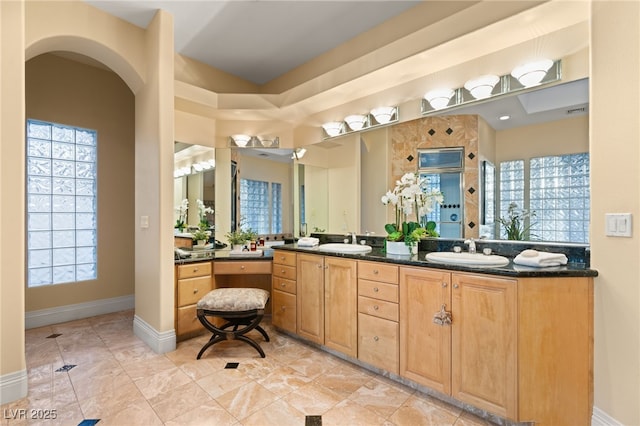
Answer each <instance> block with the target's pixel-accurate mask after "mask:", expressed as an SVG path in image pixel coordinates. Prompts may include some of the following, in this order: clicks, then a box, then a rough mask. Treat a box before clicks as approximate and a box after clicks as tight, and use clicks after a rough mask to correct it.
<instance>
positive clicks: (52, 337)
mask: <svg viewBox="0 0 640 426" xmlns="http://www.w3.org/2000/svg"><path fill="white" fill-rule="evenodd" d="M59 336H62V334H60V333H53V334H51V335H49V336H47V339H55V338H56V337H59Z"/></svg>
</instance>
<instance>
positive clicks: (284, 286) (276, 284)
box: [271, 276, 296, 294]
mask: <svg viewBox="0 0 640 426" xmlns="http://www.w3.org/2000/svg"><path fill="white" fill-rule="evenodd" d="M271 283H272V288H273V290H279V291H284V292H287V293H291V294H296V282H295V281H293V280H288V279H286V278H281V277H276V276H274V277H273V278H272V281H271Z"/></svg>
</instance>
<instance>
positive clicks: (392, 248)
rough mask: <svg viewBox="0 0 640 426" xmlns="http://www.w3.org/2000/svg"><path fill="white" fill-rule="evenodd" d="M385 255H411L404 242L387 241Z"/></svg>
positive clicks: (409, 248)
mask: <svg viewBox="0 0 640 426" xmlns="http://www.w3.org/2000/svg"><path fill="white" fill-rule="evenodd" d="M386 243H387V254H394V255H404V256H410V255H411V247H409V246H408V245H406V244H405V243H404V241H387V242H386Z"/></svg>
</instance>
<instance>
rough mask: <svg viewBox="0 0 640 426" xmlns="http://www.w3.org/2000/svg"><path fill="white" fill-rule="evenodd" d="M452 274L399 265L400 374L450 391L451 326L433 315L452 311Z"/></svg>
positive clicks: (426, 384) (432, 386)
mask: <svg viewBox="0 0 640 426" xmlns="http://www.w3.org/2000/svg"><path fill="white" fill-rule="evenodd" d="M450 288H451V273H449V272H444V271H439V270H437V269H428V268H400V375H401V376H404V377H406V378H408V379H410V380H413V381H414V382H416V383H420V384H422V385H425V386H428V387H430V388H432V389H435V390H437V391H438V392H441V393H444V394H446V395H449V394H450V393H451V328H450V327H443V326H440V325H438V324H434V322H433V315H434V314H435V313H436V312H439V311H440V310H441V309H442V307H443V306H444V308H445V310H447V311H450V310H451V293H450Z"/></svg>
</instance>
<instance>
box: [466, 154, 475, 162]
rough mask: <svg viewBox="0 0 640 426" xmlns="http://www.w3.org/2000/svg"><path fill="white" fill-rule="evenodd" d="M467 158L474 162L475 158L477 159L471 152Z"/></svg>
mask: <svg viewBox="0 0 640 426" xmlns="http://www.w3.org/2000/svg"><path fill="white" fill-rule="evenodd" d="M467 157H469V159H470V160H473V159H474V158H476V156H475V155H474V154H473V152H470V153H469V155H467Z"/></svg>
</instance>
